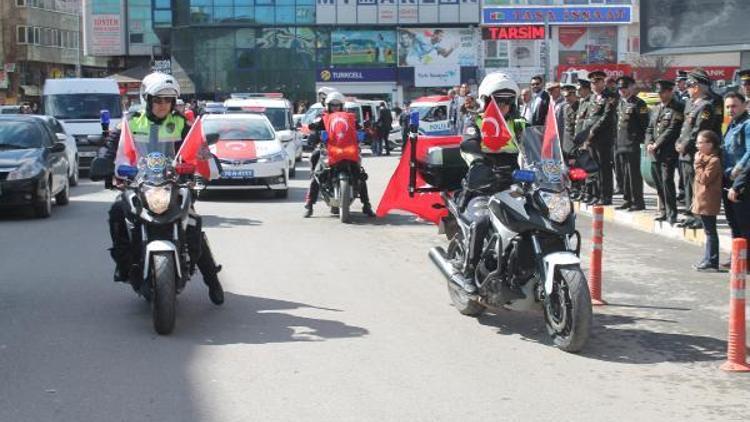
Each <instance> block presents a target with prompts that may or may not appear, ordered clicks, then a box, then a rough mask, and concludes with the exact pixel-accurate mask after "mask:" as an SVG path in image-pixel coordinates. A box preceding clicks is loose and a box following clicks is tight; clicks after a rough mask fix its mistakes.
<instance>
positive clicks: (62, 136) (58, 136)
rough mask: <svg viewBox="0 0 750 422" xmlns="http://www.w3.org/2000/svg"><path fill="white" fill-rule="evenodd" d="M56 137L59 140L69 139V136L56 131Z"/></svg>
mask: <svg viewBox="0 0 750 422" xmlns="http://www.w3.org/2000/svg"><path fill="white" fill-rule="evenodd" d="M55 138H57V142H65V141H67V140H68V137H67V136H65V134H64V133H56V134H55Z"/></svg>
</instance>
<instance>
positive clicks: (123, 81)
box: [107, 73, 141, 84]
mask: <svg viewBox="0 0 750 422" xmlns="http://www.w3.org/2000/svg"><path fill="white" fill-rule="evenodd" d="M107 78H109V79H114V80H115V81H117V83H119V84H137V83H140V82H141V81H140V79H136V78H131V77H130V76H125V75H121V74H119V73H117V74H114V75H110V76H107Z"/></svg>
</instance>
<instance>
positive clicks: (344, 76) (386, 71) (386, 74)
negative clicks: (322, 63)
mask: <svg viewBox="0 0 750 422" xmlns="http://www.w3.org/2000/svg"><path fill="white" fill-rule="evenodd" d="M317 80H318V82H392V81H395V80H396V69H395V68H393V67H383V68H371V69H359V68H358V69H329V68H323V69H318V72H317Z"/></svg>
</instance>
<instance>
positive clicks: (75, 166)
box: [68, 156, 81, 186]
mask: <svg viewBox="0 0 750 422" xmlns="http://www.w3.org/2000/svg"><path fill="white" fill-rule="evenodd" d="M78 166H79V164H78V156H76V161H75V163H73V172H72V173H73V174H71V175H70V180H69V183H68V184H69V185H70V186H78V180H79V179H80V173H81V172H80V170H79V167H78Z"/></svg>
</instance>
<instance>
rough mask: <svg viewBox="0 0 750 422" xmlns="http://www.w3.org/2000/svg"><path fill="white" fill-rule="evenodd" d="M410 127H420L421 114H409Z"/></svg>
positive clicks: (413, 112)
mask: <svg viewBox="0 0 750 422" xmlns="http://www.w3.org/2000/svg"><path fill="white" fill-rule="evenodd" d="M409 125H411V126H419V112H418V111H416V110H414V111H412V112H411V113H409Z"/></svg>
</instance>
